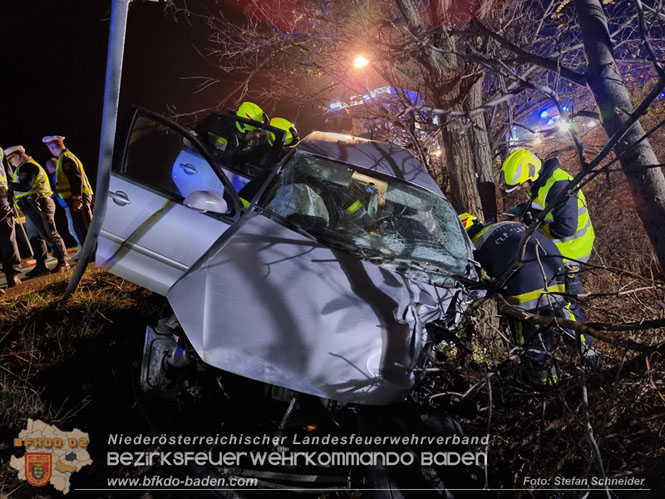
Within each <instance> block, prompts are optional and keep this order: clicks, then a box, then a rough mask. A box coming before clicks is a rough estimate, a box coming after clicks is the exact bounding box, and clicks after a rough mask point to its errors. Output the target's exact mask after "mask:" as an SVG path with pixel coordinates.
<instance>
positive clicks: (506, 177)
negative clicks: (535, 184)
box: [499, 149, 542, 192]
mask: <svg viewBox="0 0 665 499" xmlns="http://www.w3.org/2000/svg"><path fill="white" fill-rule="evenodd" d="M541 166H542V162H541V161H540V158H539V157H538V156H536V155H535V154H534V153H532V152H531V151H527V150H526V149H518V150H516V151H513V152H512V153H511V154H510V156H508V157H507V158H506V161H504V163H503V167H501V175H500V177H499V182H501V183H502V184H505V186H506V192H511V191H514V190H515V189H517V188H518V187H519V186H520V185H521V184H523V183H524V182H526V181H527V180H531V181H534V180H536V179H537V178H538V174H539V173H540V168H541Z"/></svg>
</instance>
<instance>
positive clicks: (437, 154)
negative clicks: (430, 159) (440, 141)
mask: <svg viewBox="0 0 665 499" xmlns="http://www.w3.org/2000/svg"><path fill="white" fill-rule="evenodd" d="M432 154H433V155H434V156H436V157H437V158H438V157H439V156H441V154H442V151H441V149H435V150H434V152H433V153H432Z"/></svg>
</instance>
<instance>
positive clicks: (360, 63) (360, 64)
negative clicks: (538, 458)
mask: <svg viewBox="0 0 665 499" xmlns="http://www.w3.org/2000/svg"><path fill="white" fill-rule="evenodd" d="M368 64H369V61H368V60H367V59H365V58H364V57H363V56H362V55H359V56H358V57H356V58H355V60H354V61H353V66H354V67H356V68H364V67H365V66H367V65H368Z"/></svg>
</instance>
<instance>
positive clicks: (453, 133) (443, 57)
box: [395, 0, 491, 214]
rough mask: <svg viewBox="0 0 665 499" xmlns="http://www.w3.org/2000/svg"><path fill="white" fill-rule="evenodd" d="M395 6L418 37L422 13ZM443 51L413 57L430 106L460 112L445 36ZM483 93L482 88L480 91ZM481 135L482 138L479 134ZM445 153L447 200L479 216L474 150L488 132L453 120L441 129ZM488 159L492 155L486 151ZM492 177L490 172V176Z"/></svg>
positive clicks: (409, 3)
mask: <svg viewBox="0 0 665 499" xmlns="http://www.w3.org/2000/svg"><path fill="white" fill-rule="evenodd" d="M395 3H396V4H397V7H398V8H399V10H400V12H401V13H402V15H403V16H404V19H405V21H406V24H407V26H408V29H409V31H410V33H411V34H412V35H413V36H415V37H419V36H420V35H421V34H422V33H424V32H425V31H426V29H425V22H424V21H423V19H422V16H421V11H420V10H419V9H418V6H417V5H416V4H415V3H414V1H413V0H395ZM441 43H442V44H443V45H445V46H446V47H445V48H446V50H444V51H435V50H432V49H430V48H427V47H423V49H422V50H420V52H419V53H418V54H417V55H416V59H417V60H418V61H419V63H420V64H421V65H422V66H423V67H424V68H426V69H427V70H428V72H429V74H428V75H427V78H426V81H425V85H426V87H427V90H428V91H429V95H428V96H426V98H427V99H429V100H430V101H432V104H434V105H437V106H439V107H444V108H447V109H457V110H463V109H462V108H463V107H464V105H463V101H464V100H465V96H464V95H462V92H463V91H462V84H461V81H462V80H461V78H460V71H461V69H460V66H459V64H458V61H457V57H456V55H455V54H454V50H453V49H454V47H453V46H451V45H452V44H453V43H454V39H452V38H450V37H447V38H445V39H442V40H441ZM480 90H481V91H482V89H480ZM482 134H484V138H482V137H481V135H482ZM441 137H442V139H443V144H444V148H445V151H446V165H447V167H448V176H449V178H450V187H451V191H450V201H451V203H452V205H453V206H454V208H455V209H456V210H457V211H459V212H462V211H468V212H470V213H476V214H480V213H482V204H481V200H480V194H479V191H478V186H477V183H476V182H477V175H476V172H477V170H478V168H479V167H477V164H478V163H477V162H476V158H477V154H479V153H480V151H479V150H477V149H476V148H477V147H482V146H481V144H482V143H483V142H484V143H486V144H487V145H489V138H488V136H487V130H486V129H485V127H484V123H483V127H482V128H480V127H479V128H477V129H473V130H470V129H469V127H468V126H467V124H466V123H465V122H463V121H462V120H460V119H453V120H451V121H450V123H449V124H448V125H447V126H446V127H445V128H444V129H443V130H442V132H441ZM488 157H489V158H491V155H490V154H489V151H488ZM487 168H489V170H490V172H491V159H490V161H489V162H488V163H487V166H486V167H483V168H482V169H483V171H486V169H487ZM490 176H491V173H490Z"/></svg>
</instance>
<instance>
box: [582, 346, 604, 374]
mask: <svg viewBox="0 0 665 499" xmlns="http://www.w3.org/2000/svg"><path fill="white" fill-rule="evenodd" d="M582 359H583V364H584V369H586V370H587V371H599V370H600V366H601V364H602V356H601V354H599V353H598V352H597V351H596V349H595V348H593V347H589V348H587V349H586V351H585V352H584V353H583V354H582Z"/></svg>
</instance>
